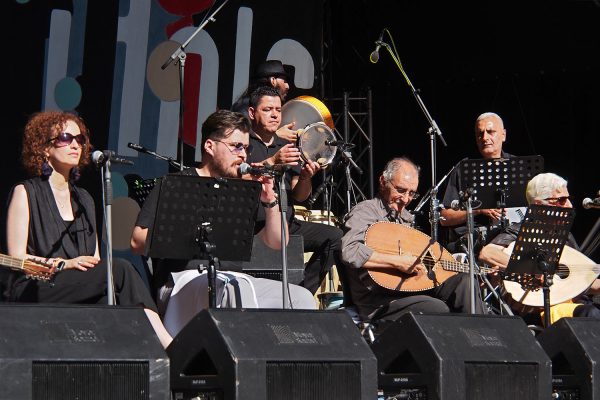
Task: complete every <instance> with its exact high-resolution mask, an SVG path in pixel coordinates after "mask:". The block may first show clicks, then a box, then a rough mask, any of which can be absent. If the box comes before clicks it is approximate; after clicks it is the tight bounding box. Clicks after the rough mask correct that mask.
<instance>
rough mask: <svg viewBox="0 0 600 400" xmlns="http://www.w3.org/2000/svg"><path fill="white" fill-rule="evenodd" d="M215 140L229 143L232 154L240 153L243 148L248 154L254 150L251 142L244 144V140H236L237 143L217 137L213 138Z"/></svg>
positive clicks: (228, 147)
mask: <svg viewBox="0 0 600 400" xmlns="http://www.w3.org/2000/svg"><path fill="white" fill-rule="evenodd" d="M211 140H212V141H213V142H219V143H223V144H225V145H227V149H228V150H229V151H230V152H231V154H236V155H237V154H240V153H241V152H242V150H244V151H245V152H246V154H250V152H251V151H252V146H251V145H249V144H244V143H242V142H236V143H231V142H225V141H223V140H217V139H211Z"/></svg>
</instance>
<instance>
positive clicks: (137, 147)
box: [127, 142, 148, 153]
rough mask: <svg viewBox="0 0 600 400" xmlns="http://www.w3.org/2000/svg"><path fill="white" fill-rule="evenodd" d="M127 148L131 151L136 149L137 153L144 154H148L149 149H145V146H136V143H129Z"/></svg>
mask: <svg viewBox="0 0 600 400" xmlns="http://www.w3.org/2000/svg"><path fill="white" fill-rule="evenodd" d="M127 147H129V148H130V149H134V150H136V151H141V152H143V153H147V152H148V149H147V148H145V147H144V146H141V145H139V144H136V143H131V142H129V143H127Z"/></svg>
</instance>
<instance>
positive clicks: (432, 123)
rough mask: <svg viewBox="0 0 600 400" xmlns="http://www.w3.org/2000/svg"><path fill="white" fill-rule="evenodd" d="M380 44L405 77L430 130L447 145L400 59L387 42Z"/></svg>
mask: <svg viewBox="0 0 600 400" xmlns="http://www.w3.org/2000/svg"><path fill="white" fill-rule="evenodd" d="M381 45H382V46H383V47H385V48H386V49H387V51H388V53H390V55H391V56H392V59H393V60H394V62H395V63H396V66H397V67H398V69H399V70H400V72H401V73H402V76H404V79H406V83H408V86H409V87H410V89H411V90H412V93H413V95H414V96H415V99H416V100H417V103H418V104H419V107H420V108H421V111H423V114H424V115H425V118H427V122H429V125H430V128H429V129H430V132H433V133H435V134H436V135H437V136H438V137H439V138H440V140H441V141H442V144H443V145H444V147H448V144H447V143H446V140H445V139H444V136H443V135H442V131H441V130H440V127H439V126H438V124H437V122H435V120H434V119H433V118H432V117H431V114H429V111H428V110H427V107H425V103H423V100H422V99H421V96H420V95H419V91H418V90H416V89H415V87H414V86H413V84H412V82H411V81H410V79H409V78H408V75H406V72H404V69H403V68H402V64H401V63H400V60H399V59H398V57H396V54H394V52H393V51H392V48H391V47H390V45H389V44H387V43H386V42H381Z"/></svg>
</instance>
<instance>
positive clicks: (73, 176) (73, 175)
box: [69, 167, 81, 182]
mask: <svg viewBox="0 0 600 400" xmlns="http://www.w3.org/2000/svg"><path fill="white" fill-rule="evenodd" d="M69 175H70V176H69V180H70V181H71V182H77V181H78V180H79V178H80V177H81V171H80V170H79V167H75V168H71V172H70V173H69Z"/></svg>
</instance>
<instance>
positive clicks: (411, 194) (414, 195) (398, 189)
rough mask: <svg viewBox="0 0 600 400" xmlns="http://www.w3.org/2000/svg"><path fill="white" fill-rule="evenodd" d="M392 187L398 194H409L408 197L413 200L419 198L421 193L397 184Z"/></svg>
mask: <svg viewBox="0 0 600 400" xmlns="http://www.w3.org/2000/svg"><path fill="white" fill-rule="evenodd" d="M392 189H394V190H395V191H396V193H398V194H408V197H410V198H411V199H413V200H414V199H418V198H419V193H417V192H415V191H414V190H408V189H405V188H401V187H397V186H392Z"/></svg>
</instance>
